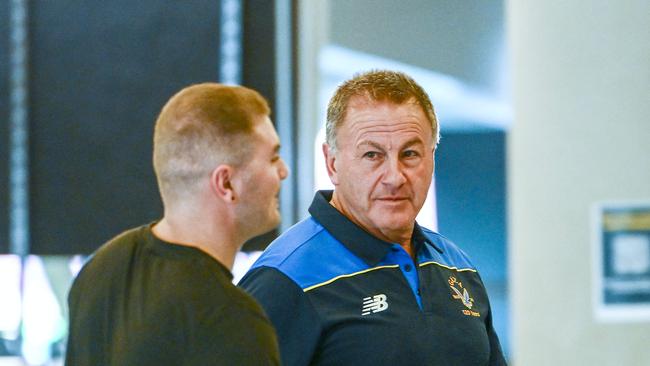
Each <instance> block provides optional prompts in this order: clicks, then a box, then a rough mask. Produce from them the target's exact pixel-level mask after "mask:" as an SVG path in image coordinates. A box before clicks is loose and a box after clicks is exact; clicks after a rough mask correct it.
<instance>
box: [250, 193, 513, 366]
mask: <svg viewBox="0 0 650 366" xmlns="http://www.w3.org/2000/svg"><path fill="white" fill-rule="evenodd" d="M331 194H332V192H330V191H320V192H318V193H317V194H316V196H315V198H314V201H313V203H312V205H311V207H310V209H309V212H310V214H311V217H309V218H307V219H305V220H303V221H301V222H299V223H298V224H296V225H294V226H293V227H292V228H290V229H289V230H288V231H287V232H286V233H284V234H283V235H281V236H280V237H279V238H278V239H276V240H275V241H274V242H273V243H271V245H270V246H269V247H268V248H267V250H266V251H265V252H264V254H262V256H261V257H260V258H259V260H258V261H257V262H256V263H255V264H254V265H253V266H252V268H251V270H250V271H249V272H248V273H247V274H246V276H244V278H243V279H242V281H241V282H240V286H242V287H243V288H244V289H245V290H247V291H248V292H249V293H250V294H251V295H253V296H254V297H255V298H256V299H257V300H258V301H259V302H260V304H261V305H262V307H263V308H264V309H265V311H266V312H267V314H268V315H269V318H270V319H271V321H272V323H273V324H274V326H275V328H276V330H277V332H278V339H279V343H280V351H281V357H282V360H283V363H284V364H285V365H310V364H313V365H347V364H362V363H363V364H366V363H372V362H375V363H378V364H389V363H392V364H401V365H409V364H413V365H415V364H427V365H501V364H505V361H504V359H503V355H502V353H501V348H500V345H499V341H498V338H497V336H496V334H495V333H494V329H493V327H492V318H491V312H490V308H489V301H488V298H487V293H486V292H485V288H484V286H483V283H482V282H481V280H480V277H479V276H478V273H477V271H476V268H475V267H474V265H473V264H472V263H471V261H470V260H469V259H468V257H467V255H465V253H463V252H462V251H461V250H460V249H459V248H458V247H457V246H456V245H454V244H453V243H452V242H451V241H449V240H448V239H446V238H445V237H443V236H442V235H440V234H438V233H435V232H433V231H431V230H428V229H425V228H422V227H420V226H419V225H417V224H416V225H415V228H414V232H413V245H414V248H415V250H416V256H415V257H416V258H415V261H414V260H413V259H412V258H411V256H410V255H409V254H408V253H407V252H406V251H405V250H404V249H403V248H402V247H401V246H400V245H399V244H397V243H388V242H385V241H382V240H380V239H378V238H376V237H374V236H372V235H371V234H369V233H368V232H366V231H364V230H363V229H362V228H360V227H359V226H357V225H356V224H355V223H353V222H352V221H350V220H349V219H347V218H346V217H345V216H343V215H342V214H340V213H339V212H338V211H337V210H336V209H335V208H334V207H332V206H331V205H330V204H329V200H330V199H331Z"/></svg>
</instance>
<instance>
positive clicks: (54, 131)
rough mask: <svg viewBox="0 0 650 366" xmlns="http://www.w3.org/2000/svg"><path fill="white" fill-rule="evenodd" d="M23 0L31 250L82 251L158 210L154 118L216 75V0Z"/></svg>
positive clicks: (215, 77) (217, 17)
mask: <svg viewBox="0 0 650 366" xmlns="http://www.w3.org/2000/svg"><path fill="white" fill-rule="evenodd" d="M31 4H32V10H31V13H32V18H31V20H30V24H31V32H32V34H31V39H32V40H31V42H32V49H31V53H32V55H31V57H32V66H31V68H32V73H31V84H30V87H31V92H32V95H31V126H32V130H31V136H30V138H31V151H30V154H31V225H32V252H34V253H38V254H64V253H88V252H90V251H92V250H94V249H96V248H97V247H98V246H99V245H101V244H102V243H103V242H105V241H106V240H108V239H110V238H111V237H112V236H113V235H115V234H116V233H118V232H119V231H121V230H124V229H127V228H129V227H133V226H136V225H139V224H142V223H146V222H148V221H150V220H154V219H157V218H159V217H160V216H161V214H162V209H161V203H160V199H159V196H158V191H157V188H156V182H155V178H154V174H153V168H152V164H151V148H152V132H153V125H154V122H155V118H156V116H157V114H158V112H159V110H160V108H161V107H162V105H163V104H164V103H165V101H166V100H167V99H168V98H169V97H170V96H171V95H172V94H173V93H174V92H176V91H177V90H179V89H180V88H182V87H184V86H186V85H188V84H191V83H196V82H201V81H216V80H217V77H218V42H219V34H218V31H219V1H214V0H193V1H190V2H179V1H160V0H146V1H126V0H121V1H109V2H99V1H83V2H79V1H38V2H32V3H31Z"/></svg>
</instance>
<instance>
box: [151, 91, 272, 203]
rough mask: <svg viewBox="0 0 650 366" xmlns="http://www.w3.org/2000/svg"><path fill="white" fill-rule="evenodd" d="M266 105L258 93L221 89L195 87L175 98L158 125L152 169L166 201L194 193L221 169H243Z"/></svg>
mask: <svg viewBox="0 0 650 366" xmlns="http://www.w3.org/2000/svg"><path fill="white" fill-rule="evenodd" d="M269 114H270V108H269V106H268V103H267V102H266V100H265V99H264V97H262V96H261V95H260V94H259V93H258V92H256V91H254V90H252V89H249V88H246V87H242V86H227V85H222V84H217V83H203V84H195V85H191V86H189V87H186V88H184V89H182V90H181V91H179V92H178V93H177V94H176V95H174V96H173V97H171V98H170V99H169V101H168V102H167V104H165V106H164V107H163V108H162V111H161V112H160V115H159V116H158V119H157V121H156V127H155V130H154V141H153V146H154V147H153V165H154V170H155V172H156V178H157V179H158V187H159V189H160V193H161V196H162V198H163V201H165V200H166V198H171V197H172V196H174V197H176V196H178V195H179V194H182V193H183V192H186V191H191V190H192V188H193V187H194V185H195V184H196V183H197V182H198V180H199V179H198V178H200V177H203V176H205V177H207V176H209V174H210V172H211V171H212V170H213V169H214V168H216V167H217V166H218V165H219V164H232V165H239V164H241V163H242V162H243V161H244V160H245V159H246V157H247V154H248V153H249V152H250V146H249V145H250V144H249V143H247V142H246V141H245V138H246V137H247V136H250V135H251V133H252V132H253V129H254V127H255V125H256V123H257V122H258V121H259V120H260V117H264V116H268V115H269Z"/></svg>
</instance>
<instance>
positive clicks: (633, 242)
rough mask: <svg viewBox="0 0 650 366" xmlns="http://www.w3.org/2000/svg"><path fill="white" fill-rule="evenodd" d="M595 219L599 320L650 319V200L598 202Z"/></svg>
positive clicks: (597, 313)
mask: <svg viewBox="0 0 650 366" xmlns="http://www.w3.org/2000/svg"><path fill="white" fill-rule="evenodd" d="M592 222H593V234H592V235H593V239H592V241H593V254H594V255H593V295H594V296H593V298H594V310H595V315H596V319H597V320H599V321H607V322H621V321H626V322H632V321H636V322H640V321H650V202H627V203H621V202H619V203H599V204H597V205H594V209H593V214H592Z"/></svg>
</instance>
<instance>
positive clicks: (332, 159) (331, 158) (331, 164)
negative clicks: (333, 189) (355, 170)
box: [323, 143, 339, 186]
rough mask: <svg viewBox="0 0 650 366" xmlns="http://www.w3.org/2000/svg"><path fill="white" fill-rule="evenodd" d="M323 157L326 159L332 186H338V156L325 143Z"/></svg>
mask: <svg viewBox="0 0 650 366" xmlns="http://www.w3.org/2000/svg"><path fill="white" fill-rule="evenodd" d="M323 156H324V157H325V167H326V168H327V175H329V176H330V180H331V181H332V184H334V185H335V186H337V185H338V184H339V177H338V173H337V171H336V164H335V163H336V154H335V153H334V151H332V149H331V148H330V146H329V145H328V144H327V143H323Z"/></svg>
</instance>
